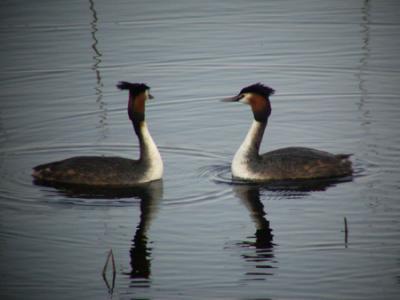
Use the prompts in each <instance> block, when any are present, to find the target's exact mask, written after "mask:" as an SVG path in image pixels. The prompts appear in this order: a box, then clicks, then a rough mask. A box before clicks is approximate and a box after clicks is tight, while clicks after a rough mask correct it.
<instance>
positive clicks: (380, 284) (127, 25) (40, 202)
mask: <svg viewBox="0 0 400 300" xmlns="http://www.w3.org/2000/svg"><path fill="white" fill-rule="evenodd" d="M0 39H1V47H0V58H1V60H0V61H1V68H0V101H1V102H0V141H1V143H0V176H1V183H0V288H1V290H0V298H1V299H111V298H112V299H398V297H399V295H400V218H399V217H400V198H399V194H400V160H399V155H400V130H399V128H398V127H399V126H398V124H399V120H400V105H399V101H400V99H399V98H400V2H399V1H396V0H392V1H389V0H387V1H373V0H370V1H368V0H364V1H362V0H359V1H348V0H341V1H328V0H324V1H320V0H318V1H317V0H307V1H302V2H301V4H300V2H299V1H295V0H284V1H261V0H258V1H257V0H252V1H244V0H233V1H227V0H225V1H208V0H206V1H194V0H191V1H183V0H181V1H158V0H154V1H127V0H120V1H106V0H88V1H77V0H74V1H49V0H41V1H22V0H12V1H11V0H3V1H1V2H0ZM119 80H128V81H133V82H146V83H148V84H149V85H150V86H151V87H152V93H153V95H154V96H155V100H154V101H152V102H151V103H149V105H148V110H147V118H148V122H149V127H150V130H151V133H152V135H153V138H154V139H155V141H156V143H157V144H158V146H159V148H160V152H161V154H162V156H163V159H164V165H165V175H164V179H163V181H162V182H158V183H154V184H152V185H150V186H149V187H147V188H144V189H142V190H137V191H134V193H133V194H131V195H120V197H113V196H115V195H108V196H101V195H92V197H87V196H88V195H86V194H72V193H71V192H69V191H63V190H57V189H54V188H51V187H41V186H36V185H34V184H32V178H31V175H30V174H31V169H32V167H34V166H35V165H37V164H41V163H45V162H50V161H54V160H59V159H63V158H67V157H71V156H78V155H99V156H100V155H116V156H123V157H130V158H135V157H137V153H138V146H137V140H136V137H135V136H134V134H133V130H132V127H131V124H130V123H129V121H128V117H127V113H126V105H127V93H126V92H125V93H123V92H120V91H117V89H116V88H115V84H116V83H117V81H119ZM259 81H261V82H264V83H265V84H268V85H270V86H272V87H273V88H275V89H276V90H277V93H276V95H275V96H273V97H272V99H271V100H272V106H273V112H272V116H271V118H270V122H269V125H268V128H267V132H266V135H265V138H264V142H263V145H262V150H263V152H264V151H268V150H272V149H276V148H280V147H285V146H294V145H297V146H308V147H313V148H317V149H321V150H327V151H330V152H333V153H341V152H343V153H353V154H354V155H353V156H352V161H353V164H354V168H355V170H356V173H355V176H354V178H353V179H352V180H350V181H345V182H340V183H339V182H336V183H325V184H323V185H314V186H311V187H307V188H300V187H292V188H291V189H288V188H285V189H282V188H279V187H271V186H251V185H237V184H234V183H232V182H231V179H230V176H231V175H230V169H229V164H230V161H231V159H232V157H233V154H234V153H235V151H236V149H237V148H238V146H239V145H240V143H241V141H242V139H243V138H244V136H245V134H246V131H247V130H248V128H249V126H250V122H251V118H252V115H251V112H250V111H249V109H248V107H246V106H243V105H240V104H237V103H221V102H219V101H218V100H219V99H220V98H223V97H226V96H230V95H234V94H235V93H237V92H238V91H239V90H240V89H241V88H242V87H244V86H246V85H248V84H251V83H254V82H259ZM345 217H346V219H347V222H348V230H349V231H348V236H347V241H346V239H345V232H344V218H345ZM110 249H112V250H113V253H114V255H115V263H116V277H115V282H114V288H112V286H113V282H112V281H113V280H112V274H111V271H110V267H109V269H108V272H107V277H106V280H104V279H103V277H102V275H101V273H102V269H103V266H104V263H105V261H106V257H107V253H108V251H109V250H110ZM107 284H108V285H109V287H107Z"/></svg>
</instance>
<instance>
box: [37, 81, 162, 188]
mask: <svg viewBox="0 0 400 300" xmlns="http://www.w3.org/2000/svg"><path fill="white" fill-rule="evenodd" d="M117 87H118V88H119V89H120V90H129V101H128V115H129V118H130V120H131V121H132V124H133V128H134V129H135V133H136V135H137V137H138V139H139V145H140V158H139V159H138V160H131V159H127V158H121V157H96V156H77V157H72V158H68V159H65V160H61V161H56V162H52V163H47V164H43V165H39V166H36V167H35V168H34V169H33V174H32V176H33V177H34V178H35V181H36V182H37V183H44V184H58V185H59V184H61V185H62V184H66V185H84V186H93V187H116V188H118V187H130V186H135V185H138V184H142V183H146V182H150V181H154V180H158V179H161V177H162V174H163V162H162V159H161V155H160V152H159V151H158V149H157V146H156V144H155V143H154V141H153V139H152V137H151V135H150V132H149V130H148V128H147V124H146V121H145V103H146V101H147V100H148V99H151V98H153V97H152V96H151V95H150V93H149V90H150V87H148V86H147V85H145V84H143V83H129V82H124V81H122V82H119V83H118V84H117Z"/></svg>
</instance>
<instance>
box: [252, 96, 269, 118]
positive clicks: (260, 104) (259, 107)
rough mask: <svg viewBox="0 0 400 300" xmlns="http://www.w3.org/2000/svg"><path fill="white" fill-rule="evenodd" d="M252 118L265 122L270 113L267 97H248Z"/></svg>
mask: <svg viewBox="0 0 400 300" xmlns="http://www.w3.org/2000/svg"><path fill="white" fill-rule="evenodd" d="M250 105H251V109H252V111H253V115H254V119H255V120H256V121H258V122H267V120H268V117H269V115H270V114H271V104H270V102H269V100H268V99H265V98H264V97H261V96H254V97H252V98H251V99H250Z"/></svg>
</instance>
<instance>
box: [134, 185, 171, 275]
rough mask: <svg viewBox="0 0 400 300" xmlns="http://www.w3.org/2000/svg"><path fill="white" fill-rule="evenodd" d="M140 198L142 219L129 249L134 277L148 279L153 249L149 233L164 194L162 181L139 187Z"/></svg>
mask: <svg viewBox="0 0 400 300" xmlns="http://www.w3.org/2000/svg"><path fill="white" fill-rule="evenodd" d="M137 196H138V197H139V198H140V220H139V224H138V225H137V227H136V232H135V235H134V237H133V240H132V247H131V249H130V251H129V253H130V259H131V262H130V264H131V271H130V272H129V273H128V275H129V276H130V277H131V278H132V279H148V278H149V277H150V274H151V250H152V248H151V247H149V245H148V243H149V240H148V237H147V233H148V230H149V228H150V225H151V223H152V220H153V219H154V216H155V214H156V212H157V210H158V203H159V201H160V200H161V199H162V196H163V185H162V181H161V180H158V181H154V182H151V183H150V184H148V185H146V186H144V187H142V188H140V189H138V194H137Z"/></svg>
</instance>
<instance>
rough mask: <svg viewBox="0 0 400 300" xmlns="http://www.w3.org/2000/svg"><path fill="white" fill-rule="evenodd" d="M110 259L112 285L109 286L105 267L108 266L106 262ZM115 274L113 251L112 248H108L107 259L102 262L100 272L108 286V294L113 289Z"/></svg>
mask: <svg viewBox="0 0 400 300" xmlns="http://www.w3.org/2000/svg"><path fill="white" fill-rule="evenodd" d="M110 259H111V264H112V274H113V276H112V285H111V286H110V284H109V282H108V280H107V276H106V272H107V267H108V263H109V261H110ZM115 274H116V268H115V259H114V253H113V251H112V249H110V251H109V252H108V254H107V259H106V263H105V264H104V267H103V272H102V276H103V280H104V282H105V283H106V286H107V288H108V291H109V293H110V294H112V293H113V290H114V286H115Z"/></svg>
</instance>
